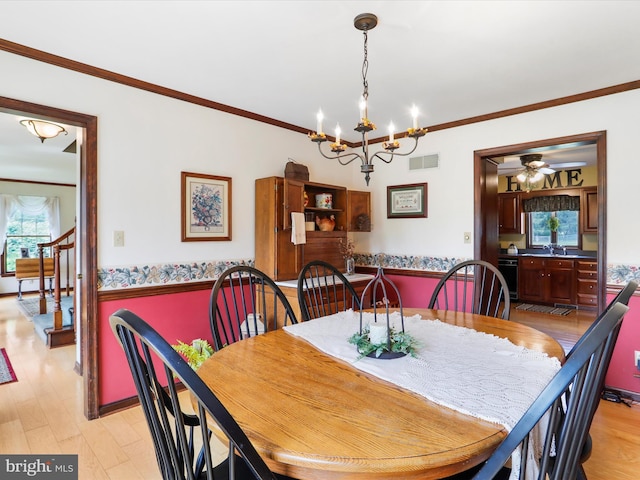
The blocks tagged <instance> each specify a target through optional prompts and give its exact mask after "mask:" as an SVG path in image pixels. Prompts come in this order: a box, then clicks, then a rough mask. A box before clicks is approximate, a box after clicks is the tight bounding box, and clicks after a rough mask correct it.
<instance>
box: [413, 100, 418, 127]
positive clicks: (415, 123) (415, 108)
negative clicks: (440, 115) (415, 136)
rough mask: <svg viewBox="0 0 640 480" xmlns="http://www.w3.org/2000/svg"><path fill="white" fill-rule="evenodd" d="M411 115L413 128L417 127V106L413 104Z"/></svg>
mask: <svg viewBox="0 0 640 480" xmlns="http://www.w3.org/2000/svg"><path fill="white" fill-rule="evenodd" d="M411 117H412V118H413V129H414V130H417V129H418V107H416V106H415V105H413V106H412V107H411Z"/></svg>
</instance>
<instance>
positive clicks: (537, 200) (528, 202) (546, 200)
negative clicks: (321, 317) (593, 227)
mask: <svg viewBox="0 0 640 480" xmlns="http://www.w3.org/2000/svg"><path fill="white" fill-rule="evenodd" d="M522 210H523V211H524V212H525V213H530V212H560V211H563V210H571V211H580V197H579V196H570V195H552V196H545V197H533V198H527V199H524V200H523V201H522Z"/></svg>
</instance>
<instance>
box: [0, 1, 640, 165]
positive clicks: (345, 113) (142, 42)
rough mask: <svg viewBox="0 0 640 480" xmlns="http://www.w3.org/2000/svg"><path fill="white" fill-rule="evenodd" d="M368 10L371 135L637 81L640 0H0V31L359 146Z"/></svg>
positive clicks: (10, 37)
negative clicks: (338, 134)
mask: <svg viewBox="0 0 640 480" xmlns="http://www.w3.org/2000/svg"><path fill="white" fill-rule="evenodd" d="M363 12H372V13H374V14H376V15H377V16H378V19H379V23H378V26H377V27H376V28H375V29H374V30H373V31H371V32H369V73H368V81H369V118H371V120H373V121H374V122H375V123H377V125H378V127H379V132H380V135H379V136H382V135H385V134H386V133H387V127H386V126H387V125H388V123H389V121H393V123H394V124H395V125H396V127H397V128H398V129H400V130H401V129H405V128H407V127H409V126H410V115H409V109H410V107H411V105H412V104H414V103H415V104H416V105H417V106H418V108H419V110H420V112H421V115H420V118H419V123H420V125H421V126H430V125H437V124H441V123H444V122H450V121H455V120H460V119H464V118H469V117H473V116H476V115H483V114H487V113H493V112H496V111H500V110H504V109H509V108H515V107H520V106H524V105H528V104H532V103H536V102H542V101H546V100H551V99H556V98H559V97H564V96H568V95H573V94H578V93H582V92H587V91H591V90H595V89H599V88H604V87H609V86H612V85H617V84H621V83H625V82H629V81H634V80H638V79H640V62H639V61H638V58H640V35H638V24H639V23H640V2H638V1H598V0H589V1H581V0H571V1H563V0H557V1H293V0H289V1H262V0H261V1H243V0H239V1H222V0H220V1H169V0H165V1H97V0H93V1H83V2H77V1H29V0H26V1H25V0H22V1H7V0H4V1H2V2H0V18H2V27H1V30H0V37H1V38H4V39H6V40H10V41H12V42H16V43H19V44H22V45H26V46H28V47H32V48H36V49H39V50H43V51H45V52H49V53H53V54H56V55H60V56H62V57H66V58H69V59H72V60H76V61H79V62H82V63H86V64H89V65H92V66H95V67H99V68H102V69H106V70H110V71H113V72H116V73H119V74H122V75H127V76H130V77H134V78H137V79H140V80H144V81H147V82H150V83H153V84H157V85H160V86H163V87H168V88H172V89H175V90H179V91H182V92H185V93H188V94H191V95H196V96H199V97H203V98H206V99H209V100H213V101H216V102H219V103H223V104H227V105H230V106H233V107H237V108H241V109H245V110H249V111H251V112H255V113H258V114H261V115H265V116H267V117H271V118H274V119H277V120H280V121H284V122H287V123H290V124H293V125H297V126H300V127H303V128H305V129H308V130H315V125H316V120H315V115H316V112H317V110H318V109H319V108H322V110H323V112H324V114H325V117H326V120H325V131H327V132H328V133H330V134H332V133H333V127H334V126H335V124H336V123H337V122H340V124H341V127H342V130H343V132H344V133H343V138H346V139H347V140H352V141H357V137H356V135H354V133H353V132H352V131H351V128H352V127H353V126H355V123H356V121H357V116H358V99H359V96H360V94H361V92H362V79H361V69H362V56H363V52H362V48H363V45H362V44H363V38H362V37H363V35H362V33H361V32H359V31H357V30H356V29H355V28H354V27H353V19H354V17H355V16H356V15H358V14H360V13H363ZM2 123H4V122H2ZM5 138H6V137H4V135H2V134H0V140H1V141H5ZM29 140H32V139H29ZM35 140H36V141H37V139H35ZM532 140H536V139H532ZM48 142H49V141H47V142H45V145H47V144H48ZM51 143H53V142H51ZM47 146H48V145H47ZM2 156H4V154H3V152H2V151H1V150H0V162H2ZM547 160H548V161H549V160H551V159H547ZM0 166H1V167H2V168H3V171H4V166H3V165H2V164H1V163H0ZM3 176H4V175H2V174H0V177H3Z"/></svg>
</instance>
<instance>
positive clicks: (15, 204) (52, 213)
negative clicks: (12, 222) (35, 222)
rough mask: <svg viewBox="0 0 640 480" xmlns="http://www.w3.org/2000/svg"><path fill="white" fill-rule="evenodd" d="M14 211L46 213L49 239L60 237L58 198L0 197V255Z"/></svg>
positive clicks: (35, 213)
mask: <svg viewBox="0 0 640 480" xmlns="http://www.w3.org/2000/svg"><path fill="white" fill-rule="evenodd" d="M16 211H22V212H23V213H26V214H29V215H39V214H41V213H43V212H44V213H46V215H47V221H48V222H49V231H50V232H51V238H53V239H55V238H58V237H59V236H60V199H59V198H58V197H32V196H27V195H5V194H1V195H0V240H1V242H0V254H1V253H3V252H4V243H5V240H6V239H7V226H8V224H9V219H10V218H11V216H12V215H13V214H14V213H15V212H16Z"/></svg>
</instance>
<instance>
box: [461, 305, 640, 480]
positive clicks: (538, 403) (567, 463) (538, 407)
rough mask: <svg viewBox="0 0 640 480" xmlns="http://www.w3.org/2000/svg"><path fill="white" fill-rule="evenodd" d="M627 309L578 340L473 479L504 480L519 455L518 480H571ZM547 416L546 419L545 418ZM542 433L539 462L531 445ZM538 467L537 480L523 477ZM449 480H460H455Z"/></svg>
mask: <svg viewBox="0 0 640 480" xmlns="http://www.w3.org/2000/svg"><path fill="white" fill-rule="evenodd" d="M628 309H629V307H627V306H625V305H622V304H621V303H616V304H614V305H612V306H611V308H610V309H609V310H608V311H607V312H605V314H604V315H603V316H602V318H601V319H600V320H599V321H598V322H597V324H596V325H595V326H594V328H593V329H592V330H591V331H589V332H588V334H587V335H586V336H585V337H584V338H583V339H582V341H581V342H580V345H579V346H578V347H577V348H576V349H575V350H574V351H573V353H572V355H571V357H569V358H568V359H567V361H566V362H565V364H564V365H563V366H562V367H561V368H560V370H559V371H558V373H557V374H556V375H555V376H554V377H553V378H552V379H551V381H550V382H549V383H548V384H547V386H546V387H545V388H544V389H543V390H542V392H541V393H540V395H539V396H538V397H537V398H536V400H534V401H533V403H532V404H531V406H530V407H529V408H528V410H527V411H526V412H525V413H524V415H523V416H522V418H521V419H520V420H519V421H518V423H517V424H516V425H515V426H514V427H513V429H512V430H511V432H509V434H508V435H507V437H506V438H505V439H504V440H503V441H502V443H501V444H500V445H499V446H498V448H497V449H496V450H495V452H494V453H493V454H492V455H491V457H489V459H488V460H487V461H486V462H485V463H484V465H482V467H481V468H480V469H479V470H478V471H477V472H476V473H475V475H473V479H474V480H488V479H494V478H503V476H504V474H505V471H504V466H505V464H507V463H508V462H509V461H510V460H511V457H512V454H513V452H514V451H515V450H516V449H517V448H520V449H521V455H520V458H521V463H520V478H522V479H524V478H537V479H539V480H541V479H547V478H548V479H574V478H576V477H577V475H578V472H579V470H580V458H581V455H582V450H583V447H584V444H585V440H586V438H587V435H588V432H589V427H590V425H591V421H592V419H593V415H594V414H595V411H596V408H597V406H598V402H599V400H600V387H601V385H602V382H603V381H604V377H605V375H606V373H607V369H608V367H609V363H610V361H611V355H612V353H613V349H614V347H615V343H616V339H617V337H618V333H619V331H620V326H621V324H622V318H623V317H624V315H625V313H626V312H627V311H628ZM547 412H548V416H545V414H546V413H547ZM536 426H538V427H541V428H540V432H542V433H541V436H540V440H541V444H540V445H539V446H540V450H539V451H540V452H542V453H541V455H540V456H538V455H536V453H535V452H534V451H530V449H535V445H532V443H533V440H532V438H535V437H536V436H537V432H534V428H535V427H536ZM538 461H539V471H538V474H537V475H536V476H535V477H531V475H529V476H526V477H525V471H527V468H530V467H531V466H532V463H531V462H538ZM453 478H456V479H458V478H463V477H462V476H461V475H458V476H456V477H453Z"/></svg>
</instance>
